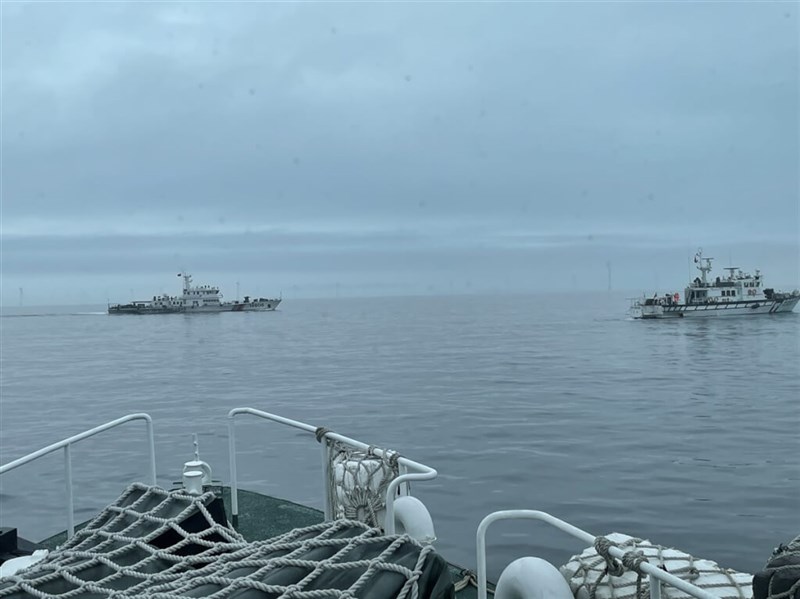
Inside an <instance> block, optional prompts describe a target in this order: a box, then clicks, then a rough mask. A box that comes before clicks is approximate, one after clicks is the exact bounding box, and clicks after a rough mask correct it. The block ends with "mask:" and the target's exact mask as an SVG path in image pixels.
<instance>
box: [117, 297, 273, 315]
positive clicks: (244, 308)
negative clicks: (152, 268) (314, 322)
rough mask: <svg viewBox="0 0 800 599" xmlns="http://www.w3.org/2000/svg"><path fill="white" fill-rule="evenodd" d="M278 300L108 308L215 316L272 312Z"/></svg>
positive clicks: (126, 312)
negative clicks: (234, 313)
mask: <svg viewBox="0 0 800 599" xmlns="http://www.w3.org/2000/svg"><path fill="white" fill-rule="evenodd" d="M281 301H282V300H280V299H266V298H265V299H259V300H255V301H251V302H224V303H222V304H219V305H215V306H195V307H189V306H150V305H146V304H144V305H143V304H124V305H115V306H109V308H108V313H109V314H216V313H219V312H273V311H275V309H276V308H277V307H278V305H279V304H280V303H281Z"/></svg>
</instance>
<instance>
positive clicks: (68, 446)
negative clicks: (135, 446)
mask: <svg viewBox="0 0 800 599" xmlns="http://www.w3.org/2000/svg"><path fill="white" fill-rule="evenodd" d="M133 420H144V421H145V425H146V427H147V443H148V448H149V452H150V479H151V483H152V484H153V485H155V484H156V449H155V437H154V435H153V419H152V418H150V416H149V415H148V414H144V413H138V414H128V415H127V416H123V417H121V418H117V419H116V420H111V421H109V422H106V423H105V424H101V425H100V426H96V427H94V428H91V429H89V430H87V431H83V432H82V433H78V434H77V435H72V436H71V437H67V438H66V439H62V440H61V441H58V442H56V443H53V444H51V445H48V446H47V447H43V448H42V449H39V450H37V451H34V452H33V453H29V454H28V455H25V456H22V457H21V458H17V459H16V460H14V461H12V462H9V463H8V464H3V465H2V466H0V475H3V474H6V473H7V472H10V471H11V470H15V469H17V468H19V467H20V466H24V465H26V464H30V463H31V462H34V461H36V460H38V459H39V458H43V457H44V456H46V455H49V454H51V453H54V452H56V451H58V450H60V449H62V450H63V451H64V485H65V495H64V498H65V503H66V506H65V509H66V512H67V538H69V537H71V536H72V535H73V534H75V506H74V496H73V491H72V446H73V445H75V444H76V443H79V442H80V441H83V440H85V439H88V438H89V437H94V436H95V435H99V434H100V433H104V432H106V431H108V430H111V429H114V428H117V427H119V426H122V425H123V424H126V423H128V422H131V421H133Z"/></svg>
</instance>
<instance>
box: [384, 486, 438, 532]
mask: <svg viewBox="0 0 800 599" xmlns="http://www.w3.org/2000/svg"><path fill="white" fill-rule="evenodd" d="M394 522H395V532H396V533H397V534H399V535H402V534H407V535H408V536H410V537H411V538H412V539H416V540H417V541H419V542H420V543H425V544H430V543H433V542H434V541H435V540H436V532H435V531H434V529H433V519H432V518H431V515H430V513H429V512H428V508H426V507H425V504H424V503H422V502H421V501H420V500H419V499H417V498H416V497H412V496H411V495H403V496H402V497H397V498H396V499H395V500H394Z"/></svg>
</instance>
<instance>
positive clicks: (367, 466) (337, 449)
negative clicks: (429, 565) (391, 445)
mask: <svg viewBox="0 0 800 599" xmlns="http://www.w3.org/2000/svg"><path fill="white" fill-rule="evenodd" d="M318 438H320V439H321V442H323V443H328V447H329V450H328V453H329V456H330V467H329V468H328V472H329V480H328V485H327V486H328V500H329V503H330V506H331V508H332V510H333V512H332V513H333V517H334V518H344V519H348V520H358V521H360V522H364V523H365V524H367V525H369V526H372V527H375V528H381V527H383V515H384V513H385V510H386V490H387V488H388V487H389V484H390V483H391V482H392V480H394V479H395V478H397V477H398V476H399V474H400V470H399V466H398V463H397V460H398V458H399V457H400V455H399V454H398V453H397V452H394V451H388V450H384V451H383V452H382V453H383V455H378V454H377V453H376V452H375V448H373V447H370V448H369V449H368V450H367V451H361V450H358V449H353V448H352V447H349V446H347V445H345V444H343V443H340V442H338V441H330V440H328V439H322V438H321V436H320V435H318Z"/></svg>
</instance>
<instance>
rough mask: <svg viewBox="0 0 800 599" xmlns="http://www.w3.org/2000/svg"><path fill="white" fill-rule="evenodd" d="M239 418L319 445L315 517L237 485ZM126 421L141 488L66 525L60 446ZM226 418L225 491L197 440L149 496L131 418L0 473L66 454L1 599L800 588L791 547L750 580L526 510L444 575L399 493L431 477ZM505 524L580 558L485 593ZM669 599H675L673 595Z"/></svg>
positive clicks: (415, 510) (704, 597)
mask: <svg viewBox="0 0 800 599" xmlns="http://www.w3.org/2000/svg"><path fill="white" fill-rule="evenodd" d="M243 417H248V418H256V419H258V420H260V421H262V422H265V421H266V422H269V423H272V424H273V425H274V424H280V425H283V426H287V427H290V428H292V429H295V433H298V434H301V435H302V434H305V436H307V437H308V438H309V440H310V441H312V442H313V441H317V442H318V443H319V447H320V449H321V456H322V483H323V484H322V491H323V495H322V497H323V502H322V505H323V509H322V510H321V511H320V510H315V509H313V508H308V507H305V506H301V505H298V504H296V503H292V502H290V501H286V500H282V499H277V498H274V497H269V496H266V495H263V494H260V493H255V492H251V491H244V490H243V489H241V488H240V485H239V483H240V481H239V476H240V475H239V473H238V468H237V465H238V462H237V454H238V453H239V452H242V448H241V447H238V448H237V435H236V426H235V425H236V421H237V420H239V419H241V418H243ZM132 421H144V423H145V425H146V433H147V435H146V438H147V444H146V447H147V449H148V450H149V451H148V452H147V453H148V457H149V461H148V465H149V481H148V482H147V483H141V482H134V483H132V484H130V485H129V486H128V487H127V488H126V489H125V490H124V491H123V492H122V495H121V496H120V497H119V499H117V500H116V501H115V502H113V503H112V504H110V505H108V506H107V507H106V508H105V509H103V510H102V511H101V512H100V513H99V514H98V515H97V516H96V517H95V518H93V519H91V520H89V521H87V522H85V523H83V524H80V525H76V524H75V521H74V512H75V507H74V505H73V501H74V499H73V476H72V453H71V447H72V446H73V445H75V444H77V443H79V442H81V441H83V440H84V439H88V438H90V437H93V436H95V435H98V434H102V433H105V432H107V431H112V430H114V429H116V428H117V427H120V426H124V425H126V424H127V423H129V422H132ZM227 423H228V448H229V452H228V453H229V455H228V456H227V457H228V461H229V466H230V477H231V482H230V486H222V485H221V483H220V482H219V481H215V480H213V479H212V471H211V466H210V465H209V463H208V462H205V461H202V460H201V459H200V455H199V451H198V447H197V439H196V437H195V453H194V459H192V460H191V461H188V462H186V463H185V464H184V467H183V473H182V477H181V478H182V480H181V481H180V482H178V483H174V484H175V485H177V486H175V487H173V488H172V489H169V490H168V489H165V488H162V487H159V486H158V485H157V480H156V478H157V477H156V459H155V442H154V432H153V428H154V427H153V421H152V419H151V417H150V416H149V415H147V414H143V413H139V414H130V415H128V416H124V417H122V418H119V419H117V420H114V421H111V422H108V423H106V424H103V425H100V426H98V427H95V428H93V429H90V430H87V431H84V432H83V433H80V434H77V435H73V436H72V437H69V438H66V439H64V440H62V441H59V442H57V443H53V444H52V445H49V446H47V447H44V448H42V449H40V450H38V451H36V452H33V453H31V454H28V455H26V456H23V457H21V458H18V459H16V460H14V461H12V462H9V463H7V464H4V465H2V466H0V475H2V474H5V473H6V472H9V471H11V470H14V469H17V468H19V467H22V466H25V465H26V464H28V463H31V462H33V461H35V460H38V459H39V458H42V457H44V456H47V455H49V454H51V453H56V452H63V454H64V478H65V482H66V493H65V503H66V506H65V507H66V510H65V511H66V516H67V529H66V531H65V532H63V533H60V534H59V535H56V536H54V537H51V538H49V539H45V540H44V541H42V542H41V548H40V549H38V550H37V551H35V552H34V553H32V554H31V552H30V551H28V552H27V554H24V555H21V556H19V557H13V558H12V559H9V560H6V561H5V562H4V563H0V597H8V598H9V599H58V598H59V597H61V596H62V595H65V594H66V593H68V594H69V597H71V598H72V599H97V598H98V597H99V598H109V599H110V598H111V597H117V596H119V597H139V596H150V595H154V594H158V596H160V597H165V598H173V599H184V598H185V599H189V598H191V597H199V596H214V597H220V598H227V597H234V596H235V597H262V596H269V597H276V598H279V599H317V598H325V597H330V598H331V599H346V598H354V597H359V598H362V599H475V598H476V597H477V599H486V598H487V595H488V593H492V594H493V595H494V597H495V599H522V598H544V597H546V598H547V599H587V598H592V597H593V598H595V599H611V598H618V599H619V598H631V599H632V598H634V597H636V598H639V597H647V596H650V597H652V598H653V599H655V598H657V597H662V596H663V597H678V596H680V597H687V596H688V597H696V598H699V599H722V598H730V597H739V598H743V599H769V597H773V596H772V595H771V594H770V595H768V594H767V593H766V592H762V591H764V589H765V588H769V589H774V590H776V591H780V590H781V588H782V587H779V586H778V585H779V584H783V583H784V582H787V581H788V584H789V585H791V584H800V572H798V576H797V577H796V578H797V582H795V579H794V578H792V577H791V576H789V577H787V576H783V578H785V579H786V580H781V581H779V582H776V583H775V584H773V582H774V581H773V580H772V578H773V576H774V577H775V580H778V576H777V574H775V573H776V572H778V571H779V570H780V571H781V572H783V571H784V570H786V564H792V563H794V562H793V561H791V560H794V559H795V558H794V556H795V553H796V554H797V557H798V559H799V560H800V537H798V538H797V539H795V540H794V541H792V542H790V543H789V545H788V546H783V545H782V546H781V547H782V548H783V549H782V550H781V552H780V553H779V554H775V555H774V556H773V559H772V560H770V563H769V564H771V563H772V562H775V567H774V568H772V567H771V566H770V565H769V564H768V566H767V567H766V568H765V570H764V571H762V572H760V573H759V574H756V576H755V577H754V576H752V575H750V574H746V573H741V572H735V571H733V570H728V569H723V568H721V567H720V566H718V565H717V564H716V563H715V562H711V561H710V560H704V559H698V558H695V557H693V556H691V555H689V554H686V553H683V552H680V551H678V550H675V549H669V548H665V547H662V546H658V545H653V544H651V543H650V542H649V541H643V540H642V539H636V538H633V537H628V536H626V535H621V534H619V533H612V534H608V535H603V536H594V535H592V534H589V533H588V532H586V531H584V530H581V529H580V528H577V527H575V526H573V525H572V524H569V523H567V522H565V521H563V520H559V519H558V518H556V517H554V516H551V515H550V514H548V513H546V512H541V511H536V510H510V511H501V512H495V513H492V514H490V515H489V516H487V517H486V518H484V519H483V521H482V522H481V523H480V525H479V527H478V529H477V535H476V558H477V572H475V571H472V570H469V569H466V568H463V567H460V566H455V565H453V564H449V563H448V562H446V561H445V559H444V558H443V557H442V556H441V555H440V554H439V553H438V550H437V549H436V548H435V545H436V535H435V533H434V526H433V520H432V517H431V514H430V513H429V512H428V510H427V508H426V507H425V505H424V504H423V503H422V502H421V501H420V500H418V499H417V498H416V497H415V496H412V494H411V486H410V483H412V482H414V483H416V482H421V483H422V482H424V481H428V480H431V479H433V478H435V477H436V476H437V471H436V470H434V469H433V468H431V467H429V466H426V465H424V464H421V463H419V462H415V461H413V460H410V459H408V458H406V457H404V456H401V455H400V454H399V453H397V452H395V451H392V450H388V449H381V448H379V447H376V446H374V445H368V444H366V443H362V442H360V441H357V440H355V439H352V438H349V437H346V436H344V435H340V434H338V433H335V432H333V431H331V430H330V429H327V428H325V427H317V426H312V425H309V424H306V423H304V422H300V421H297V420H292V419H289V418H285V417H282V416H278V415H276V414H271V413H269V412H264V411H262V410H258V409H254V408H249V407H247V408H235V409H233V410H231V411H230V412H229V413H228V419H227ZM260 438H261V439H263V438H264V437H260ZM246 451H247V453H248V454H249V455H252V454H253V451H252V449H250V448H248V449H247V450H246ZM454 507H455V506H454ZM508 519H526V520H536V521H539V522H542V523H544V524H547V525H550V526H553V527H555V528H557V529H559V530H561V531H562V532H564V533H566V534H568V535H570V536H571V537H573V538H574V539H575V540H577V541H578V542H579V543H580V545H579V546H584V547H587V548H586V549H585V550H584V551H583V552H582V553H581V554H578V555H574V556H573V557H572V558H571V559H570V560H569V562H567V563H566V564H565V565H564V566H562V567H561V568H560V569H558V568H556V567H555V566H553V565H552V564H550V563H549V562H546V561H545V560H542V559H539V558H536V557H523V558H519V559H517V560H515V561H513V562H512V563H511V564H509V565H508V566H507V567H506V568H504V569H503V571H502V573H501V575H500V577H499V579H498V581H497V584H496V585H490V584H489V583H488V581H487V553H486V545H487V542H486V539H487V530H488V528H489V527H490V525H491V524H492V523H494V522H496V521H498V520H508ZM3 530H6V529H3ZM9 530H14V535H16V530H15V529H9ZM779 561H780V563H778V562H779ZM0 562H3V557H2V556H0ZM797 564H798V567H800V561H797ZM751 587H752V588H751ZM787 588H788V587H787ZM678 591H680V592H681V593H683V594H680V593H679V594H677V595H673V594H672V593H673V592H678ZM780 596H781V597H783V595H780ZM774 597H778V595H775V596H774ZM774 597H773V599H774ZM787 597H789V595H787Z"/></svg>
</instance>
